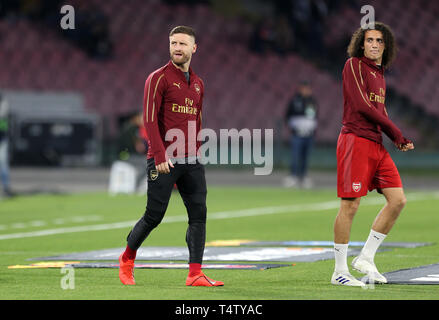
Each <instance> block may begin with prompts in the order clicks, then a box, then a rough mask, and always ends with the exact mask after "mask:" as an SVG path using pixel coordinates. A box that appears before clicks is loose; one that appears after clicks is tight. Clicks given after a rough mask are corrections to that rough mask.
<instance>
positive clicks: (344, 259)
mask: <svg viewBox="0 0 439 320" xmlns="http://www.w3.org/2000/svg"><path fill="white" fill-rule="evenodd" d="M348 245H349V244H347V243H334V255H335V271H336V272H340V273H349V268H348Z"/></svg>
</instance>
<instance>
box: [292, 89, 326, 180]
mask: <svg viewBox="0 0 439 320" xmlns="http://www.w3.org/2000/svg"><path fill="white" fill-rule="evenodd" d="M317 108H318V106H317V103H316V100H315V99H314V97H313V95H312V88H311V84H310V83H309V82H308V81H303V82H302V83H301V84H300V86H299V89H298V92H297V93H296V94H295V95H294V96H293V98H292V99H291V101H290V102H289V103H288V106H287V109H286V113H285V122H286V124H287V126H288V128H289V130H290V133H291V138H290V144H291V152H292V153H291V167H290V175H289V176H287V177H285V179H284V182H283V184H284V187H287V188H291V187H303V188H307V189H309V188H311V187H312V181H311V179H310V178H309V177H308V176H307V173H308V162H309V154H310V151H311V148H312V145H313V140H314V135H315V132H316V129H317Z"/></svg>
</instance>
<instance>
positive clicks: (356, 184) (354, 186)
mask: <svg viewBox="0 0 439 320" xmlns="http://www.w3.org/2000/svg"><path fill="white" fill-rule="evenodd" d="M352 190H354V191H355V192H359V191H360V190H361V182H354V183H352Z"/></svg>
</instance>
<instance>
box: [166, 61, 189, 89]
mask: <svg viewBox="0 0 439 320" xmlns="http://www.w3.org/2000/svg"><path fill="white" fill-rule="evenodd" d="M168 66H169V67H170V69H171V70H172V71H173V72H174V73H175V74H177V76H178V77H180V78H181V79H182V80H183V81H185V82H186V83H187V81H186V77H185V75H184V73H183V71H181V69H179V68H177V67H176V66H175V65H174V64H173V63H172V60H169V62H168ZM193 73H194V72H193V71H192V68H191V67H189V81H190V82H192V78H193V77H192V75H193Z"/></svg>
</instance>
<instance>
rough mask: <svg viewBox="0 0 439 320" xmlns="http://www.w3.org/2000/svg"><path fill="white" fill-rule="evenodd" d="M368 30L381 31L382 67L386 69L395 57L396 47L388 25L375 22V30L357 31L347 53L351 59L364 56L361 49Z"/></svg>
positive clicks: (361, 29) (360, 29)
mask: <svg viewBox="0 0 439 320" xmlns="http://www.w3.org/2000/svg"><path fill="white" fill-rule="evenodd" d="M368 30H377V31H381V33H382V34H383V40H384V45H385V49H384V52H383V61H382V64H383V67H384V68H386V69H387V68H388V67H389V66H390V65H391V64H392V62H393V60H394V59H395V57H396V51H397V46H396V41H395V36H394V34H393V31H392V29H390V27H389V26H388V25H386V24H384V23H382V22H375V28H373V29H363V28H359V29H357V30H356V31H355V32H354V34H353V35H352V38H351V42H350V43H349V46H348V49H347V53H348V55H349V57H351V58H352V57H357V58H360V57H362V56H364V49H363V48H362V47H363V46H364V36H365V34H366V32H367V31H368Z"/></svg>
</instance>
